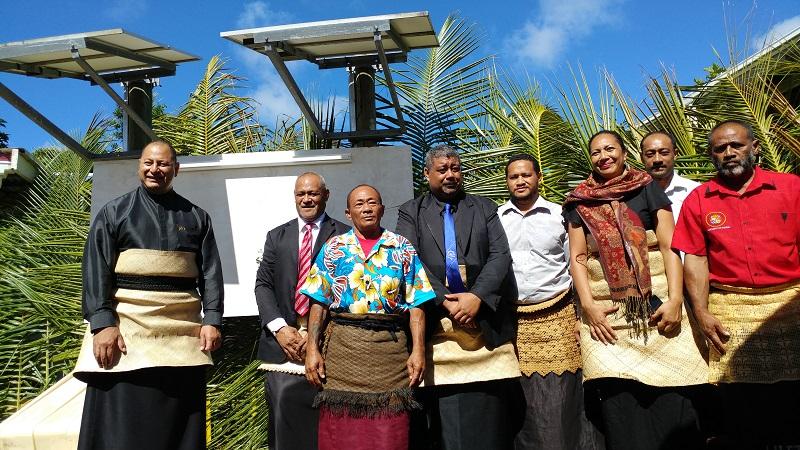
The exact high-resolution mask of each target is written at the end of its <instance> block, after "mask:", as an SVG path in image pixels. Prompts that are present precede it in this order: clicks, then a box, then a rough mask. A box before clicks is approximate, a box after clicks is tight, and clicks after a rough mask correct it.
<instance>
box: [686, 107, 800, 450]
mask: <svg viewBox="0 0 800 450" xmlns="http://www.w3.org/2000/svg"><path fill="white" fill-rule="evenodd" d="M759 150H760V149H759V142H758V140H756V139H755V138H754V135H753V129H752V127H751V126H750V125H749V124H747V123H744V122H740V121H735V120H728V121H724V122H722V123H720V124H718V125H717V126H716V127H714V129H712V130H711V133H710V134H709V156H710V157H711V160H712V162H713V163H714V166H715V167H716V168H717V176H716V177H715V178H713V179H712V180H710V181H708V182H706V183H704V184H703V185H701V186H700V187H699V188H697V189H695V190H694V191H693V192H692V193H691V194H689V197H687V198H686V201H685V202H684V204H683V209H682V210H681V213H680V218H679V219H678V224H677V226H676V228H675V234H674V236H673V238H672V248H673V249H676V250H680V251H682V252H684V253H685V254H686V258H685V262H684V280H685V283H686V288H687V291H688V293H689V298H690V300H691V304H692V308H693V310H694V314H695V316H696V318H697V321H698V322H699V324H700V327H701V329H702V330H703V332H704V333H705V335H706V338H707V339H708V341H709V350H710V351H709V353H710V354H709V369H710V372H709V381H710V382H711V383H715V384H719V385H720V386H721V393H722V399H723V405H722V406H724V409H723V411H724V415H725V419H724V422H725V425H726V429H727V432H728V437H729V438H730V439H732V440H734V441H733V442H737V443H739V444H743V445H744V448H755V447H756V446H763V445H798V444H800V381H799V380H800V320H798V319H800V256H798V249H799V248H800V177H797V176H796V175H792V174H785V173H775V172H770V171H767V170H763V169H761V168H760V167H758V166H757V165H756V157H757V156H758V154H759Z"/></svg>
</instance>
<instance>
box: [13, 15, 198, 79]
mask: <svg viewBox="0 0 800 450" xmlns="http://www.w3.org/2000/svg"><path fill="white" fill-rule="evenodd" d="M73 50H77V52H78V53H79V54H80V56H81V58H83V59H84V60H85V61H86V62H87V63H88V64H89V65H90V66H91V68H92V69H93V70H94V71H95V72H97V73H99V74H100V75H101V76H103V78H104V79H106V80H108V81H122V80H124V79H135V78H138V79H144V78H151V77H158V76H166V75H173V74H174V73H175V66H176V64H178V63H182V62H188V61H196V60H198V59H199V58H198V57H196V56H194V55H191V54H189V53H186V52H183V51H180V50H176V49H174V48H172V47H169V46H167V45H163V44H159V43H157V42H154V41H152V40H150V39H146V38H144V37H141V36H138V35H136V34H133V33H130V32H127V31H125V30H123V29H121V28H115V29H111V30H104V31H95V32H88V33H77V34H68V35H63V36H51V37H46V38H40V39H30V40H24V41H17V42H8V43H5V44H0V71H4V72H8V73H16V74H21V75H29V76H37V77H42V78H62V77H68V78H79V79H89V77H88V74H87V72H86V71H85V70H84V69H83V68H82V67H81V65H80V64H79V63H78V62H77V61H75V59H74V58H73V55H72V52H73ZM126 73H127V74H129V75H128V76H127V77H125V76H124V74H126ZM113 75H121V76H116V77H115V76H113ZM148 75H149V76H148Z"/></svg>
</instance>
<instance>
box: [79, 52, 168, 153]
mask: <svg viewBox="0 0 800 450" xmlns="http://www.w3.org/2000/svg"><path fill="white" fill-rule="evenodd" d="M72 59H74V60H75V62H76V63H78V65H79V66H81V68H82V69H83V70H84V71H85V72H86V73H87V74H88V75H89V76H90V77H91V78H92V80H93V81H94V82H95V83H97V85H98V86H100V87H101V88H103V90H104V91H105V92H106V94H108V96H109V97H111V98H112V99H113V100H114V102H115V103H116V104H117V106H119V107H120V109H122V110H123V111H124V112H125V113H126V114H128V117H130V118H131V119H132V120H133V121H134V122H136V125H138V126H139V128H140V129H141V130H142V131H144V132H145V134H147V136H148V137H149V138H150V139H151V140H153V141H156V140H158V136H156V133H155V132H154V131H153V129H152V128H150V125H149V124H147V123H146V122H145V121H144V120H143V119H142V118H141V117H140V116H139V114H137V113H136V111H134V110H133V109H132V108H131V107H130V106H129V105H128V104H127V103H126V102H125V100H123V99H122V97H120V96H119V94H117V92H116V91H115V90H114V89H112V88H111V86H109V85H108V83H106V80H104V79H103V77H101V76H100V75H98V74H97V72H95V71H94V69H93V68H92V66H90V65H89V63H87V62H86V61H84V60H83V58H81V55H80V53H79V52H78V49H77V48H73V49H72Z"/></svg>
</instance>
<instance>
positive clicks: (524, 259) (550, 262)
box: [497, 196, 572, 304]
mask: <svg viewBox="0 0 800 450" xmlns="http://www.w3.org/2000/svg"><path fill="white" fill-rule="evenodd" d="M497 214H498V215H499V216H500V222H501V223H502V224H503V228H504V229H505V231H506V236H507V237H508V245H509V248H510V249H511V257H512V259H513V260H514V263H513V267H514V277H515V278H516V280H517V289H518V290H519V303H527V304H532V303H540V302H543V301H545V300H550V299H552V298H553V297H555V296H556V294H558V293H560V292H562V291H564V290H565V289H567V288H569V286H570V284H571V283H572V279H571V277H570V275H569V241H568V240H567V231H566V229H565V227H564V219H563V217H562V216H561V206H559V205H557V204H555V203H553V202H549V201H547V200H545V199H544V198H542V197H541V196H540V197H539V198H538V199H536V202H535V203H534V204H533V208H531V210H530V211H526V212H524V213H523V212H522V211H520V210H519V209H518V208H517V207H516V206H514V204H513V203H511V201H508V202H506V203H504V204H503V205H502V206H500V208H498V210H497Z"/></svg>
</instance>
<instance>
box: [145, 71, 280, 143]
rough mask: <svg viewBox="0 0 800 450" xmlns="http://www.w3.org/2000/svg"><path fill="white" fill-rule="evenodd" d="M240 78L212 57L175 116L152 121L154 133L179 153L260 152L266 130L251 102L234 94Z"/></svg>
mask: <svg viewBox="0 0 800 450" xmlns="http://www.w3.org/2000/svg"><path fill="white" fill-rule="evenodd" d="M241 81H242V79H241V78H240V77H237V76H236V75H234V74H233V73H231V72H229V71H226V70H225V62H224V60H222V59H221V58H220V57H219V56H212V57H211V59H210V60H209V62H208V65H207V67H206V71H205V73H204V75H203V78H202V79H201V80H200V82H199V83H198V85H197V87H196V88H195V90H194V92H192V93H191V95H190V96H189V100H188V101H187V102H186V104H185V105H184V106H183V107H182V108H181V110H180V111H179V112H178V114H176V115H172V114H164V115H161V116H159V117H156V118H154V121H153V128H154V131H155V132H156V134H158V135H159V136H161V137H163V138H164V139H166V140H168V141H170V142H171V143H172V144H173V145H174V146H175V148H176V149H178V150H179V152H180V153H182V154H191V155H213V154H220V153H241V152H251V151H259V150H263V141H264V135H265V130H264V127H263V126H262V125H260V124H259V123H258V122H257V120H256V112H255V107H254V106H253V104H254V100H253V99H251V98H249V97H241V96H237V95H235V94H234V92H235V91H236V89H238V88H239V82H241Z"/></svg>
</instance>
